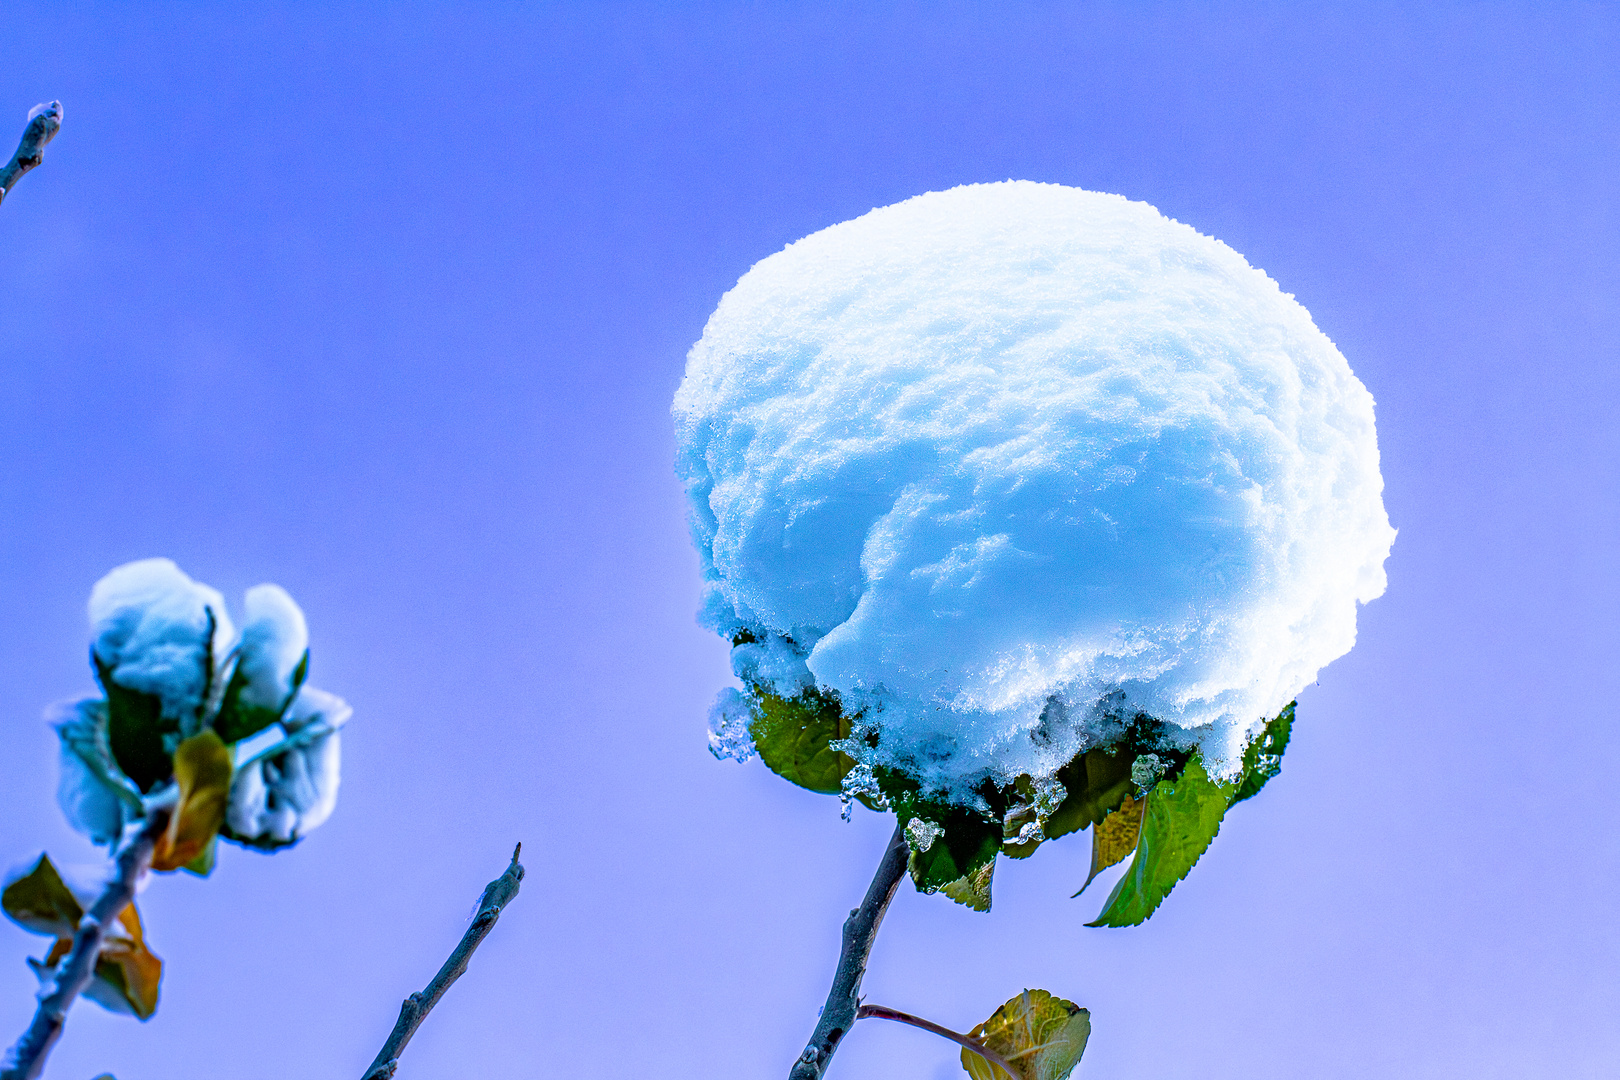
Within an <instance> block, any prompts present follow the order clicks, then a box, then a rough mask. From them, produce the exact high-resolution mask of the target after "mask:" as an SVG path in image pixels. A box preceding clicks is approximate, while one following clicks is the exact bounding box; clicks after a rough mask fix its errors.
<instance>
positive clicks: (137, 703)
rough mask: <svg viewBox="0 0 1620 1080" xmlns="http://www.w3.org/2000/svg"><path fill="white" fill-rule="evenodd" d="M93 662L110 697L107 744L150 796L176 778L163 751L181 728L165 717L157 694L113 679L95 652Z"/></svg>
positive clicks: (166, 753)
mask: <svg viewBox="0 0 1620 1080" xmlns="http://www.w3.org/2000/svg"><path fill="white" fill-rule="evenodd" d="M90 660H91V662H92V663H93V664H95V668H96V677H97V678H98V679H99V680H100V682H101V689H102V692H103V693H105V694H106V695H107V729H108V743H109V745H110V747H111V749H112V756H113V760H114V761H116V762H117V763H118V768H119V769H120V770H122V772H123V773H124V775H125V776H127V777H129V778H130V779H131V780H133V781H134V782H135V786H136V787H138V788H140V789H141V791H142V792H149V791H151V790H152V789H153V788H155V787H157V786H158V785H159V784H162V783H164V782H165V781H167V780H168V779H169V777H170V776H172V775H174V764H173V762H172V761H171V760H170V759H169V752H168V751H167V750H166V749H164V747H163V736H164V735H178V734H179V731H180V724H179V722H178V721H176V720H166V719H164V717H163V702H162V700H161V699H160V698H159V697H158V696H157V695H156V694H148V693H144V692H143V691H140V690H131V689H130V688H129V687H127V686H122V685H120V684H119V683H118V682H117V680H115V679H114V678H113V672H112V668H111V667H109V666H107V665H106V664H104V663H102V662H101V657H99V656H97V655H96V654H95V652H94V650H92V651H91V653H90Z"/></svg>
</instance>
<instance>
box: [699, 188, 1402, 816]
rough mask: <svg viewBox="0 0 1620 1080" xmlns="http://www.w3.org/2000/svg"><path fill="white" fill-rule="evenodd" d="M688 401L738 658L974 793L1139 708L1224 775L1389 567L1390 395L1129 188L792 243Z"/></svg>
mask: <svg viewBox="0 0 1620 1080" xmlns="http://www.w3.org/2000/svg"><path fill="white" fill-rule="evenodd" d="M673 413H674V417H675V422H676V429H677V438H678V447H679V449H678V457H677V470H678V472H679V474H680V477H681V479H682V481H683V482H684V484H685V487H686V491H687V495H688V498H689V503H690V514H691V523H692V529H693V534H694V539H695V542H696V544H697V547H698V550H699V552H700V554H701V557H702V561H703V568H704V577H705V595H704V601H703V607H702V612H701V615H700V618H701V621H703V622H704V623H705V624H706V625H707V626H709V627H711V628H712V629H714V630H716V631H717V632H719V633H721V634H722V635H725V636H727V637H729V638H732V639H734V640H736V639H738V638H742V639H743V640H744V643H743V644H741V645H739V646H738V647H737V648H736V649H734V651H733V664H734V668H735V670H736V672H737V674H738V676H739V677H740V678H742V679H743V680H744V682H745V683H747V684H748V685H750V686H754V687H758V688H761V689H764V690H767V691H769V692H773V693H778V694H781V695H783V696H792V695H794V694H796V693H798V692H799V691H800V690H801V689H802V688H804V687H806V686H810V685H816V686H819V687H821V688H822V689H824V690H832V691H836V693H837V694H838V696H839V699H840V701H841V702H842V703H843V706H844V709H845V711H846V712H851V713H859V714H860V717H861V722H862V723H863V724H864V725H866V727H867V729H868V730H869V731H871V732H874V733H875V734H876V737H877V747H876V748H875V750H872V751H871V752H870V753H869V754H866V755H865V756H867V757H868V758H870V759H871V760H873V761H876V762H880V763H884V764H889V765H893V766H897V767H901V768H904V769H905V770H906V771H908V772H909V773H911V774H912V775H914V776H915V777H917V778H918V779H919V780H920V781H921V782H922V783H923V784H924V786H925V787H926V788H928V789H930V790H934V791H940V792H944V793H946V794H949V795H951V796H953V797H956V798H959V799H961V800H963V801H970V798H971V797H970V795H969V794H968V792H969V791H970V790H971V788H972V786H973V785H975V784H977V783H979V782H981V781H983V780H984V779H986V778H990V779H994V780H996V781H998V782H1003V783H1005V782H1008V781H1010V780H1011V779H1013V778H1014V777H1016V776H1018V775H1020V774H1028V775H1030V776H1032V777H1034V778H1036V779H1037V780H1039V779H1042V778H1047V777H1050V776H1051V775H1053V774H1054V773H1055V771H1056V770H1057V769H1058V768H1059V767H1061V766H1062V765H1063V764H1064V763H1066V762H1067V761H1068V760H1069V759H1070V758H1072V757H1073V756H1074V754H1075V753H1076V752H1078V751H1079V750H1081V749H1083V748H1085V747H1086V746H1088V745H1096V744H1097V743H1099V742H1101V741H1104V740H1106V738H1107V737H1108V732H1109V730H1110V725H1117V723H1118V719H1119V717H1121V716H1122V715H1134V713H1136V712H1142V713H1146V714H1148V715H1149V716H1152V717H1155V718H1157V719H1159V720H1162V721H1165V722H1166V723H1168V724H1171V725H1175V729H1177V730H1181V731H1183V732H1184V733H1185V740H1186V742H1187V743H1188V744H1193V743H1196V744H1197V745H1199V746H1200V747H1202V749H1203V751H1204V753H1205V757H1206V761H1207V762H1208V763H1209V765H1210V767H1211V769H1212V771H1213V772H1215V773H1216V774H1228V775H1229V774H1230V773H1231V772H1233V771H1234V770H1235V768H1236V766H1237V757H1238V755H1239V754H1240V753H1241V748H1242V743H1243V739H1244V737H1245V735H1246V734H1247V733H1248V732H1249V731H1251V730H1252V729H1253V728H1255V727H1256V726H1257V725H1258V724H1260V723H1261V722H1263V721H1264V720H1265V719H1267V718H1269V717H1272V716H1274V715H1276V714H1277V713H1278V712H1279V711H1280V710H1281V708H1282V707H1283V706H1284V705H1285V704H1287V703H1288V702H1289V701H1290V700H1291V699H1292V698H1293V697H1294V696H1295V695H1296V694H1298V693H1299V691H1300V690H1301V689H1302V688H1304V687H1305V686H1306V685H1308V684H1309V683H1310V682H1311V681H1313V680H1314V679H1315V678H1316V675H1317V672H1318V671H1319V669H1320V668H1322V667H1323V666H1324V665H1325V664H1327V663H1329V662H1330V661H1332V660H1333V659H1335V658H1337V657H1339V656H1342V655H1343V654H1344V653H1346V652H1347V651H1348V650H1349V649H1350V648H1351V646H1352V645H1353V644H1354V642H1355V634H1356V605H1357V603H1358V602H1359V603H1365V602H1367V601H1370V600H1372V599H1374V598H1375V597H1377V596H1379V595H1380V594H1381V593H1382V592H1383V590H1384V586H1385V576H1384V570H1383V563H1384V560H1385V558H1386V557H1387V555H1388V553H1389V550H1390V545H1391V543H1392V541H1393V539H1394V535H1395V533H1394V530H1393V529H1392V528H1391V527H1390V524H1389V521H1388V518H1387V516H1386V515H1385V512H1384V507H1383V501H1382V490H1383V481H1382V478H1381V476H1380V474H1379V460H1378V445H1377V440H1376V436H1375V431H1374V423H1373V399H1372V396H1371V395H1370V394H1369V393H1368V392H1367V390H1366V388H1365V387H1363V386H1362V384H1361V383H1360V381H1359V380H1357V379H1356V377H1355V376H1354V375H1353V374H1352V373H1351V370H1350V366H1349V364H1348V363H1347V362H1346V361H1345V359H1344V357H1343V356H1342V355H1340V353H1339V351H1338V350H1337V349H1336V348H1335V347H1334V346H1333V344H1332V342H1330V341H1329V340H1328V339H1327V337H1326V336H1325V335H1323V334H1322V332H1321V331H1319V330H1318V329H1317V328H1316V326H1315V325H1314V324H1313V323H1312V321H1311V318H1310V316H1309V314H1308V313H1307V312H1306V311H1305V309H1304V308H1303V307H1301V306H1300V305H1299V304H1298V303H1297V302H1295V300H1294V299H1293V297H1292V296H1290V295H1288V294H1285V293H1283V292H1282V291H1280V290H1279V288H1278V287H1277V285H1276V283H1275V282H1273V281H1272V280H1271V279H1270V278H1269V277H1267V276H1266V275H1265V274H1264V273H1262V272H1261V271H1259V270H1257V269H1255V268H1253V267H1251V266H1249V265H1248V263H1247V262H1245V261H1244V259H1243V257H1242V256H1240V255H1239V254H1238V253H1237V252H1235V251H1233V250H1232V249H1231V248H1229V247H1227V246H1226V245H1224V244H1222V243H1220V242H1219V241H1217V240H1214V239H1212V238H1210V237H1207V236H1203V235H1201V234H1199V233H1198V232H1197V231H1195V230H1194V229H1192V228H1190V227H1188V226H1186V225H1183V224H1180V223H1178V222H1175V221H1172V220H1170V219H1168V218H1165V217H1164V216H1162V215H1161V214H1159V213H1158V211H1156V210H1155V209H1154V208H1153V207H1151V206H1148V205H1147V204H1145V203H1141V202H1132V201H1129V200H1127V199H1124V198H1122V197H1120V196H1116V195H1104V194H1098V193H1095V192H1089V191H1082V190H1078V189H1074V188H1066V187H1061V186H1057V185H1046V184H1035V183H1028V182H1007V183H1001V184H984V185H973V186H969V187H960V188H955V189H953V190H950V191H944V192H935V193H931V194H927V195H922V196H919V197H917V198H914V199H910V200H907V201H906V202H903V203H899V204H897V205H894V206H889V207H885V208H882V209H879V210H874V211H872V212H871V213H869V214H866V215H865V216H863V217H860V218H858V219H856V220H853V221H848V222H845V223H843V224H840V225H835V226H833V227H832V228H829V229H826V230H823V231H821V232H819V233H816V234H814V235H812V236H809V237H807V238H805V239H803V240H800V241H798V242H797V243H794V244H791V245H789V246H788V247H787V248H786V249H784V250H783V251H781V252H779V253H777V254H775V255H772V256H771V257H769V258H767V259H765V260H763V261H762V262H760V263H759V264H757V265H756V266H755V267H754V268H753V269H751V270H750V271H749V272H748V273H747V274H746V275H745V276H744V277H743V278H742V280H741V281H739V282H738V283H737V285H736V287H735V288H733V289H732V290H731V291H730V292H729V293H727V294H726V295H725V297H724V298H723V299H722V300H721V302H720V305H719V307H718V308H717V309H716V310H715V312H714V314H713V315H712V316H711V318H710V319H709V322H708V325H707V326H706V327H705V329H704V332H703V337H702V339H701V340H700V341H699V342H698V343H697V344H696V345H694V346H693V348H692V350H691V352H690V354H689V356H688V359H687V368H686V377H685V380H684V381H683V382H682V384H681V387H680V389H679V391H678V392H677V394H676V397H675V403H674V407H673ZM745 632H746V633H745ZM747 639H754V640H752V641H749V640H747ZM736 713H737V702H736V701H734V700H732V699H729V698H728V699H727V700H726V701H723V702H722V703H720V706H719V707H718V708H717V710H716V716H717V717H720V718H721V719H725V718H727V717H732V718H733V721H734V720H735V714H736ZM733 726H735V723H734V722H733ZM734 756H735V755H734Z"/></svg>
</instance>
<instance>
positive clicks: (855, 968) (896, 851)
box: [788, 825, 909, 1080]
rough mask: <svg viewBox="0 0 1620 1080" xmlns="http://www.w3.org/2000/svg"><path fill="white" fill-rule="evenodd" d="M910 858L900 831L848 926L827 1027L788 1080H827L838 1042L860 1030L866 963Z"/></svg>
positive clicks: (825, 1012)
mask: <svg viewBox="0 0 1620 1080" xmlns="http://www.w3.org/2000/svg"><path fill="white" fill-rule="evenodd" d="M908 854H909V850H908V849H907V847H906V831H905V828H904V826H899V825H897V826H896V827H895V830H894V835H893V836H892V837H890V838H889V846H888V847H887V848H886V849H884V852H883V859H882V861H880V862H879V863H878V868H877V873H876V874H874V875H873V877H872V884H871V885H869V886H867V889H866V899H864V900H862V901H861V906H860V907H858V908H856V909H855V910H854V911H851V912H850V913H849V918H848V919H845V920H844V949H843V952H842V953H840V954H839V957H838V971H837V973H836V974H835V975H834V976H833V984H832V989H831V990H830V991H828V993H827V1004H826V1005H824V1006H822V1009H821V1022H820V1023H818V1024H817V1025H816V1030H815V1032H814V1034H812V1035H811V1036H810V1044H809V1045H808V1046H806V1047H805V1048H804V1053H802V1054H800V1055H799V1060H798V1061H796V1062H794V1063H793V1070H792V1072H790V1073H788V1080H821V1075H822V1073H824V1072H826V1070H827V1065H828V1063H829V1062H831V1061H832V1056H833V1052H834V1051H835V1050H837V1049H838V1041H839V1040H840V1039H842V1038H843V1037H844V1036H845V1035H847V1034H849V1029H850V1028H852V1027H854V1026H855V1020H856V1018H857V1015H858V1011H859V1008H860V1004H861V978H862V977H863V976H864V975H865V974H866V958H867V957H868V956H870V955H871V953H872V941H873V939H874V938H876V937H877V932H878V925H879V924H880V923H882V922H883V913H884V912H885V911H887V910H888V909H889V901H891V900H893V899H894V890H895V888H896V887H898V886H899V884H900V879H901V878H902V877H904V876H905V872H906V856H907V855H908Z"/></svg>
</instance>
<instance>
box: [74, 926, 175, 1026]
mask: <svg viewBox="0 0 1620 1080" xmlns="http://www.w3.org/2000/svg"><path fill="white" fill-rule="evenodd" d="M118 922H119V926H120V930H113V929H111V928H109V931H108V934H107V938H106V940H105V942H104V943H103V944H102V946H101V955H100V956H99V957H97V958H96V974H95V980H94V982H92V983H91V985H90V988H89V989H88V990H86V991H85V993H86V994H87V995H88V996H89V997H90V998H91V999H92V1000H94V1001H96V1002H97V1003H99V1004H101V1005H104V1006H106V1007H107V1008H109V1009H112V1010H113V1011H115V1012H129V1013H131V1014H133V1015H135V1016H137V1017H139V1018H140V1019H142V1020H145V1019H148V1018H149V1017H150V1016H151V1015H152V1014H153V1013H154V1012H156V1011H157V1002H158V984H159V983H161V982H162V980H163V961H162V960H160V959H159V958H158V957H156V956H154V955H153V954H152V952H151V950H149V949H148V948H147V947H146V938H145V935H144V934H143V933H142V931H141V917H140V914H139V913H138V912H136V910H135V905H134V904H130V905H129V906H128V907H126V908H125V909H124V910H123V911H122V912H120V913H119V915H118ZM109 999H112V1000H109Z"/></svg>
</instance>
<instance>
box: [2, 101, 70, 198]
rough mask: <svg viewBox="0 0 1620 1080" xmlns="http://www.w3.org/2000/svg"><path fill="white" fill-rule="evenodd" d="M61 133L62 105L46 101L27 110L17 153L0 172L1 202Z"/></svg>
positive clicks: (40, 159)
mask: <svg viewBox="0 0 1620 1080" xmlns="http://www.w3.org/2000/svg"><path fill="white" fill-rule="evenodd" d="M60 130H62V103H61V102H60V101H45V102H41V103H40V104H38V105H35V106H34V107H33V108H32V109H30V110H28V124H27V126H26V127H24V128H23V133H22V140H21V141H20V142H18V143H17V152H16V153H15V154H12V155H11V160H10V161H8V162H6V164H5V167H4V168H0V199H4V198H5V197H6V195H8V194H10V192H11V189H12V188H14V187H16V186H17V181H18V180H20V179H22V177H23V175H24V174H25V173H27V172H28V171H29V170H30V169H32V168H34V167H35V166H37V165H38V164H39V163H40V162H41V161H44V160H45V144H46V143H48V142H50V141H51V140H52V139H54V138H56V133H57V132H58V131H60Z"/></svg>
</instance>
